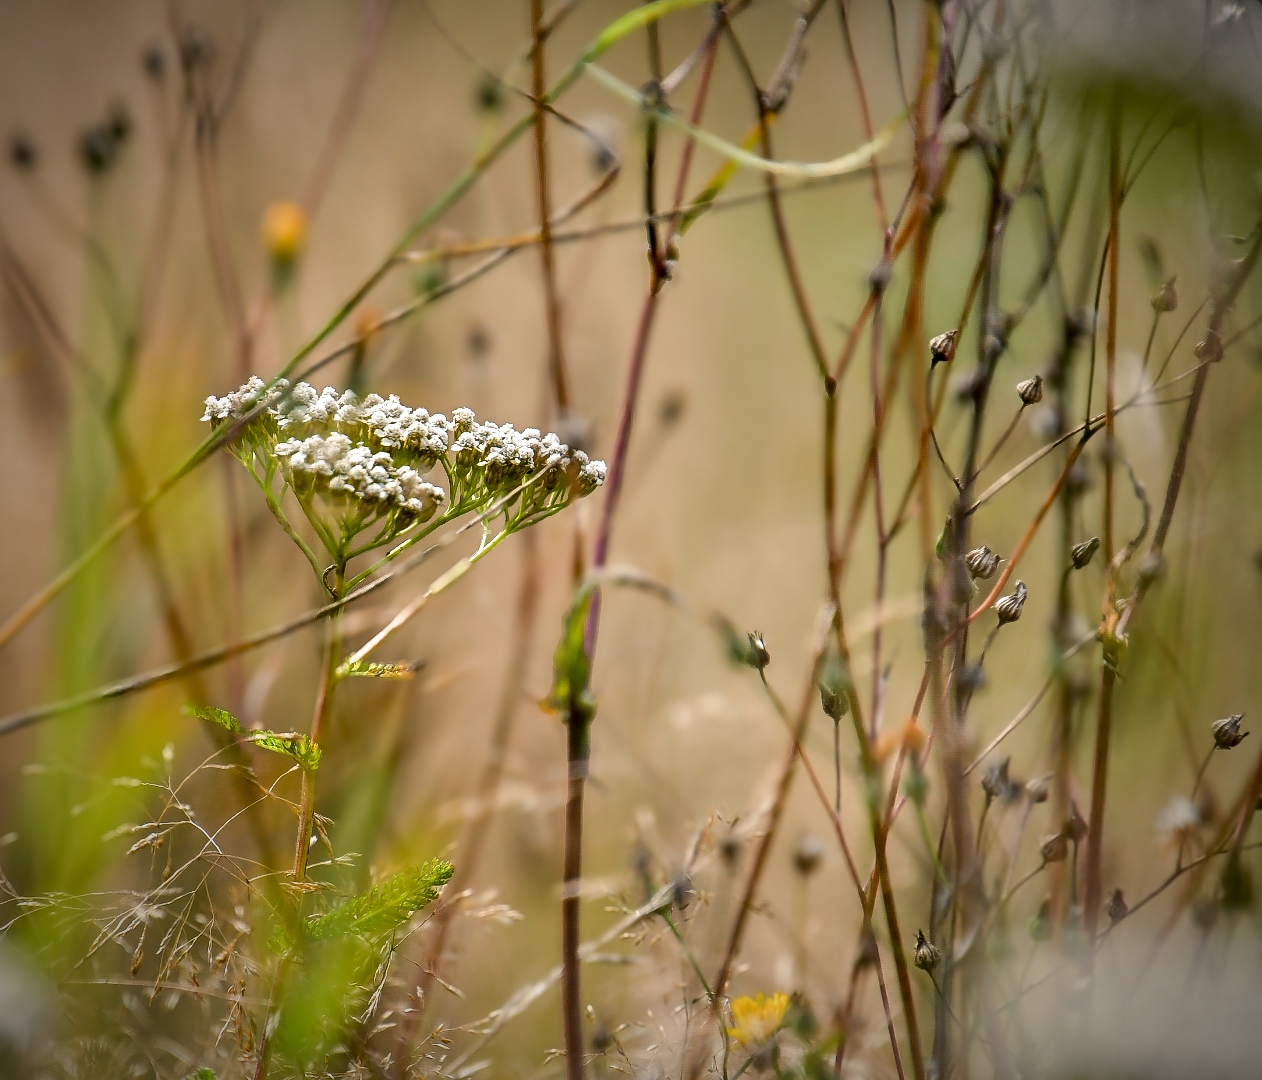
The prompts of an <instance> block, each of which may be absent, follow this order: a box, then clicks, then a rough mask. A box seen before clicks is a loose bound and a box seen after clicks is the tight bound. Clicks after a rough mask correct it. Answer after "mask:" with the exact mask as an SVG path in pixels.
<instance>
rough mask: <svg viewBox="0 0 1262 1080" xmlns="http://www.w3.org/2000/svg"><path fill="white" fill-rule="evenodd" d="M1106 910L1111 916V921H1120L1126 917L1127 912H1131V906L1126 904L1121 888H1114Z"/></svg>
mask: <svg viewBox="0 0 1262 1080" xmlns="http://www.w3.org/2000/svg"><path fill="white" fill-rule="evenodd" d="M1104 910H1105V914H1107V915H1108V917H1109V922H1110V923H1120V922H1121V921H1122V920H1123V919H1124V918H1126V916H1127V914H1128V913H1129V912H1130V908H1128V907H1127V906H1126V900H1125V898H1124V897H1123V896H1122V890H1121V889H1114V890H1113V895H1112V896H1111V897H1110V898H1109V906H1108V907H1107V908H1105V909H1104Z"/></svg>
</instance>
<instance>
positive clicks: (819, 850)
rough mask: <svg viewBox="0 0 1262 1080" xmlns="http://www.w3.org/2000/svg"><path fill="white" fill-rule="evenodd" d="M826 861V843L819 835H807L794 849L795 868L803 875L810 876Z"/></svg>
mask: <svg viewBox="0 0 1262 1080" xmlns="http://www.w3.org/2000/svg"><path fill="white" fill-rule="evenodd" d="M823 861H824V845H823V844H821V843H820V841H819V839H818V838H817V837H814V836H811V835H809V834H808V835H806V836H803V837H802V839H801V840H799V841H798V846H797V847H796V848H794V849H793V869H794V870H796V871H797V872H798V873H799V874H801V875H802V876H803V877H809V876H810V875H811V874H813V873H815V871H816V870H818V869H819V865H820V863H822V862H823Z"/></svg>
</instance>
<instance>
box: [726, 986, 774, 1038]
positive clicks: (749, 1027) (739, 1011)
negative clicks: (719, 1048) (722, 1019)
mask: <svg viewBox="0 0 1262 1080" xmlns="http://www.w3.org/2000/svg"><path fill="white" fill-rule="evenodd" d="M788 1007H789V995H788V994H772V995H771V997H764V996H763V995H762V994H759V995H758V996H757V997H739V998H737V999H736V1000H735V1001H733V1002H732V1022H733V1024H735V1027H730V1028H728V1029H727V1033H728V1034H729V1035H730V1036H732V1038H733V1039H735V1040H736V1041H737V1042H738V1043H740V1044H741V1046H754V1045H757V1044H758V1043H764V1042H766V1041H767V1040H768V1039H770V1038H771V1036H772V1035H774V1034H775V1033H776V1032H777V1031H779V1030H780V1025H781V1024H783V1023H784V1013H785V1010H786V1009H788Z"/></svg>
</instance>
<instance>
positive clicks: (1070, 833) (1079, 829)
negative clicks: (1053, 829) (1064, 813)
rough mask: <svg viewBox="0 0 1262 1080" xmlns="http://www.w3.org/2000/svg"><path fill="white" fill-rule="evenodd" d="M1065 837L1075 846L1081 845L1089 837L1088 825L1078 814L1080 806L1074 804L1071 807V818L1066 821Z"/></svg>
mask: <svg viewBox="0 0 1262 1080" xmlns="http://www.w3.org/2000/svg"><path fill="white" fill-rule="evenodd" d="M1064 832H1065V835H1066V836H1067V837H1069V839H1070V840H1072V841H1073V842H1074V843H1075V844H1077V843H1080V842H1081V841H1082V840H1083V839H1084V838H1085V837H1086V835H1087V823H1086V821H1084V820H1083V817H1082V815H1081V814H1080V813H1078V804H1077V803H1073V804H1071V806H1070V810H1069V817H1067V818H1066V819H1065V829H1064Z"/></svg>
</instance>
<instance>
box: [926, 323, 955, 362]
mask: <svg viewBox="0 0 1262 1080" xmlns="http://www.w3.org/2000/svg"><path fill="white" fill-rule="evenodd" d="M959 336H960V332H959V331H958V330H948V331H947V332H946V333H944V334H938V335H937V336H936V337H931V338H930V339H929V362H930V365H931V366H933V365H937V364H949V363H950V362H951V361H952V360H954V359H955V343H956V341H957V340H959Z"/></svg>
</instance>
